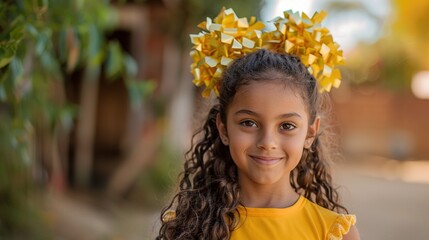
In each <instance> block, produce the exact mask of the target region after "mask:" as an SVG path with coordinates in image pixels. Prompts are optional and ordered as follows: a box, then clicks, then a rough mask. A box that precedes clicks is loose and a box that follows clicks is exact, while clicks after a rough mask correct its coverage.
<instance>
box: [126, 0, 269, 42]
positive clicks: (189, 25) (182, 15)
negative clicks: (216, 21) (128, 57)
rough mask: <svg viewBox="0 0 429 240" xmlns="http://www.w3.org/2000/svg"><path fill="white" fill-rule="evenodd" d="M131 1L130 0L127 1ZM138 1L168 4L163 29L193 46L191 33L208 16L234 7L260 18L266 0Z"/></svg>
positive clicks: (240, 13) (241, 14)
mask: <svg viewBox="0 0 429 240" xmlns="http://www.w3.org/2000/svg"><path fill="white" fill-rule="evenodd" d="M124 1H125V0H124ZM127 2H129V1H127ZM134 2H136V3H146V4H158V5H166V6H165V7H166V9H167V10H168V11H169V13H170V14H168V15H167V16H166V19H164V21H163V26H162V30H163V31H165V32H168V33H170V34H172V35H173V38H175V39H176V40H177V41H178V42H179V43H180V44H181V45H182V46H191V43H190V41H189V34H191V33H197V32H199V31H201V29H199V28H198V27H197V24H199V23H200V22H202V21H205V20H206V18H207V17H210V18H214V17H216V16H217V14H218V13H219V12H220V10H221V8H222V7H226V8H233V9H234V11H235V12H236V14H237V15H238V16H239V17H248V18H249V17H250V16H256V17H258V18H259V15H260V10H261V7H262V6H263V4H264V2H265V1H264V0H241V1H231V0H216V1H201V0H180V1H169V0H167V1H163V0H135V1H134Z"/></svg>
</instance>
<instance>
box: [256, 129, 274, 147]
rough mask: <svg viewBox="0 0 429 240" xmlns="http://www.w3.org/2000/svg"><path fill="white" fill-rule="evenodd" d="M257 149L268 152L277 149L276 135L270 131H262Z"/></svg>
mask: <svg viewBox="0 0 429 240" xmlns="http://www.w3.org/2000/svg"><path fill="white" fill-rule="evenodd" d="M256 147H257V148H259V149H263V150H266V151H268V150H274V149H277V147H278V143H277V137H276V133H275V132H273V131H270V130H265V131H261V134H260V136H259V138H258V142H257V143H256Z"/></svg>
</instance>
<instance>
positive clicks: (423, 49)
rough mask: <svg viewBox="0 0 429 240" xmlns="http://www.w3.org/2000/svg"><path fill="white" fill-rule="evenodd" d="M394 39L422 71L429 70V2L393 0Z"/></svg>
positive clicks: (421, 0)
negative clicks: (428, 24)
mask: <svg viewBox="0 0 429 240" xmlns="http://www.w3.org/2000/svg"><path fill="white" fill-rule="evenodd" d="M392 4H393V7H394V12H393V16H394V19H393V25H392V38H394V39H395V40H396V42H397V44H398V45H403V48H404V49H405V50H406V55H407V56H409V57H411V59H412V60H413V61H414V62H415V63H416V64H417V67H418V68H420V69H426V70H428V69H429V59H428V57H427V56H428V55H429V31H428V26H427V23H428V22H429V14H428V13H429V1H426V0H416V1H412V2H410V1H406V0H392Z"/></svg>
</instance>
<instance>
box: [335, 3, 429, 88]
mask: <svg viewBox="0 0 429 240" xmlns="http://www.w3.org/2000/svg"><path fill="white" fill-rule="evenodd" d="M391 4H392V9H393V13H392V15H391V16H390V17H389V18H387V19H381V18H380V17H378V16H377V15H375V14H374V13H373V12H372V11H371V9H368V7H367V6H365V5H363V4H362V3H360V2H359V1H330V2H329V4H328V5H327V7H328V10H330V11H332V12H330V13H331V15H335V14H345V13H347V12H352V11H359V12H362V13H364V15H365V16H367V17H369V18H371V19H372V20H374V23H375V24H377V25H378V26H377V29H380V30H381V31H384V34H383V36H382V37H381V38H380V39H378V40H377V41H376V42H374V43H360V44H358V45H357V46H356V47H355V49H354V50H352V51H351V52H350V53H349V54H348V55H347V59H346V60H347V64H346V66H344V67H343V72H344V78H345V80H348V81H350V82H351V83H352V84H356V85H360V84H367V85H368V84H370V85H380V86H384V87H387V88H389V89H392V90H394V91H410V86H411V80H412V77H413V75H414V74H415V73H416V72H417V71H420V70H424V69H429V59H428V58H427V55H428V54H429V41H428V40H429V32H428V31H427V26H426V25H427V22H429V15H428V14H427V13H428V12H429V1H423V0H419V1H413V2H410V1H406V0H392V1H391Z"/></svg>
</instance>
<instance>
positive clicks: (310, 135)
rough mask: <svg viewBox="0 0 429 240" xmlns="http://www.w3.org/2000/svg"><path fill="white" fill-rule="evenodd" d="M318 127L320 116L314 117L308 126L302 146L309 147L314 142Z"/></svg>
mask: <svg viewBox="0 0 429 240" xmlns="http://www.w3.org/2000/svg"><path fill="white" fill-rule="evenodd" d="M319 127H320V117H316V119H314V122H313V123H312V124H311V125H309V126H308V131H307V138H306V139H305V142H304V148H310V147H311V145H312V144H313V142H314V139H315V138H316V136H317V133H318V132H319Z"/></svg>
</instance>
